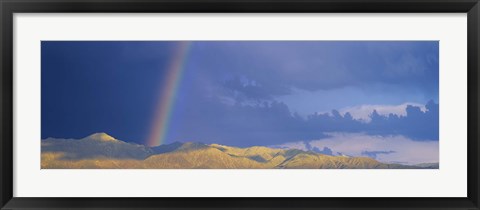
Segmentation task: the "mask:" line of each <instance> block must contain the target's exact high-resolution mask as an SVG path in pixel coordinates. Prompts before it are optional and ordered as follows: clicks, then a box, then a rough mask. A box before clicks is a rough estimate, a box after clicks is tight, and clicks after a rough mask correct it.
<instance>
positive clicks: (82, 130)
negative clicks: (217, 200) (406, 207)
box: [41, 41, 439, 162]
mask: <svg viewBox="0 0 480 210" xmlns="http://www.w3.org/2000/svg"><path fill="white" fill-rule="evenodd" d="M41 45H42V48H41V50H42V58H41V62H42V64H41V66H42V69H41V71H42V77H41V84H42V85H41V94H42V95H41V97H42V99H41V100H42V107H41V114H42V116H41V119H42V139H45V138H48V137H56V138H83V137H85V136H88V135H90V134H92V133H96V132H105V133H108V134H110V135H111V136H113V137H115V138H117V139H120V140H123V141H127V142H134V143H138V144H145V145H149V146H156V145H159V144H167V143H172V142H175V141H180V142H188V141H196V142H203V143H218V144H225V145H231V146H253V145H263V146H269V145H288V144H289V143H291V144H293V143H292V142H310V141H311V142H313V143H312V145H318V148H320V149H327V150H328V149H331V145H335V144H331V143H329V144H328V145H327V146H325V145H326V144H325V145H320V144H318V140H321V139H325V140H328V142H331V141H334V140H335V139H339V136H340V137H345V136H347V137H348V139H360V140H358V141H362V140H361V139H367V140H365V141H366V142H367V141H368V142H370V141H373V140H371V139H378V138H385V139H387V138H388V139H389V141H388V142H390V140H391V139H393V140H392V141H398V142H407V141H408V142H411V144H410V143H409V144H408V145H413V146H411V147H419V148H420V146H418V145H424V144H423V143H431V144H432V145H434V146H432V147H433V148H436V150H437V151H438V141H439V133H438V129H439V128H438V126H439V125H438V120H439V109H438V108H439V104H438V101H439V100H438V99H439V66H438V63H439V60H438V59H439V57H438V54H439V52H438V50H439V43H438V42H437V41H189V42H185V41H183V42H175V41H137V42H135V41H132V42H126V41H42V44H41ZM351 135H355V137H351ZM360 137H361V138H360ZM343 139H345V138H343ZM395 139H400V140H395ZM340 141H342V142H343V140H338V142H340ZM375 141H376V140H375ZM315 142H317V143H315ZM389 144H390V143H389ZM303 145H304V146H305V144H303ZM391 145H402V146H401V148H407V147H408V146H405V145H406V144H400V143H391ZM428 145H430V144H428ZM328 146H330V147H328ZM399 147H400V146H399ZM342 148H343V147H342ZM396 148H397V146H395V147H394V148H393V149H390V148H384V147H382V148H377V149H382V150H381V151H380V150H378V151H376V150H375V151H373V150H372V151H366V150H365V151H361V152H360V153H363V154H366V155H367V156H375V157H376V156H377V155H378V156H381V155H388V154H392V155H397V156H398V154H400V153H398V152H397V153H395V149H396ZM422 148H423V147H422ZM327 150H325V151H327ZM344 150H345V151H348V149H344ZM402 151H403V150H402ZM404 151H407V150H405V149H404ZM327 152H328V151H327ZM357 153H358V151H357ZM436 155H437V156H438V154H436ZM433 156H435V155H433ZM407 162H408V161H407Z"/></svg>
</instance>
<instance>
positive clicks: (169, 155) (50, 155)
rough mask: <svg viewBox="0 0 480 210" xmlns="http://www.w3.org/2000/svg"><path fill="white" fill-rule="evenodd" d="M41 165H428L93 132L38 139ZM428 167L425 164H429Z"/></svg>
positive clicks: (285, 167)
mask: <svg viewBox="0 0 480 210" xmlns="http://www.w3.org/2000/svg"><path fill="white" fill-rule="evenodd" d="M41 164H42V168H43V169H61V168H71V169H74V168H78V169H97V168H109V169H115V168H118V169H134V168H143V169H196V168H198V169H207V168H209V169H399V168H432V165H431V164H429V165H425V167H423V165H416V166H406V165H399V164H386V163H380V162H378V161H376V160H374V159H372V158H368V157H345V156H330V155H325V154H320V153H316V152H311V151H302V150H297V149H274V148H268V147H260V146H254V147H247V148H239V147H230V146H224V145H218V144H210V145H207V144H202V143H196V142H188V143H179V142H175V143H172V144H167V145H161V146H158V147H147V146H144V145H138V144H132V143H127V142H124V141H121V140H118V139H115V138H113V137H111V136H109V135H107V134H105V133H97V134H93V135H91V136H88V137H86V138H83V139H54V138H48V139H45V140H42V163H41ZM427 166H428V167H427Z"/></svg>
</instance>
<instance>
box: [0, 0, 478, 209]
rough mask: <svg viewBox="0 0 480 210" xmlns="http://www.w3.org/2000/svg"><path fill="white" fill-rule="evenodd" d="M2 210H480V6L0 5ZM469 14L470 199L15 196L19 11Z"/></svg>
mask: <svg viewBox="0 0 480 210" xmlns="http://www.w3.org/2000/svg"><path fill="white" fill-rule="evenodd" d="M0 7H1V33H0V36H1V56H0V63H1V68H2V69H1V74H0V75H1V76H0V77H1V80H0V81H1V85H0V88H1V90H0V94H1V95H0V98H1V100H2V101H1V113H0V116H1V123H2V125H1V133H0V136H1V144H0V158H1V163H0V176H1V177H0V187H1V192H0V206H1V209H71V208H74V209H388V208H390V209H479V193H478V192H479V188H480V185H479V182H478V179H479V174H478V172H479V161H478V160H479V153H480V147H479V144H478V140H479V139H478V138H479V135H478V134H479V131H480V130H479V125H478V119H479V111H478V110H479V104H478V94H479V93H480V92H479V87H480V86H479V81H480V80H479V79H480V78H479V73H478V72H479V70H480V69H479V60H480V57H479V55H480V53H479V50H480V47H479V19H480V17H479V13H480V5H479V3H478V0H403V1H402V0H335V1H332V0H84V1H80V0H0ZM118 12H121V13H155V12H161V13H177V12H178V13H185V12H193V13H201V12H212V13H220V12H221V13H250V12H252V13H256V12H265V13H280V12H289V13H290V12H292V13H306V12H308V13H318V12H322V13H324V12H328V13H420V12H421V13H440V12H441V13H467V14H468V16H467V17H468V23H467V24H468V40H467V41H468V163H467V165H468V177H467V179H468V180H467V182H468V188H467V193H468V196H467V197H466V198H414V197H409V198H361V197H358V198H273V197H270V198H41V197H38V198H25V197H13V181H14V179H15V177H14V176H13V146H12V145H13V140H14V136H13V122H14V119H13V110H14V109H15V105H14V104H13V39H14V37H13V14H14V13H118Z"/></svg>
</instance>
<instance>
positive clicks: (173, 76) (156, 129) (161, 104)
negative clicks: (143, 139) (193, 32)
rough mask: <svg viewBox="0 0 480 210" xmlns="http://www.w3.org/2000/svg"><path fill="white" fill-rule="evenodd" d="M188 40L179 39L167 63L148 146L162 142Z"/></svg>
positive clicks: (180, 74)
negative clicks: (167, 66) (170, 59)
mask: <svg viewBox="0 0 480 210" xmlns="http://www.w3.org/2000/svg"><path fill="white" fill-rule="evenodd" d="M190 46H191V42H190V41H181V42H179V43H178V46H177V47H176V49H175V51H174V54H173V59H172V61H171V63H170V65H169V68H168V70H167V73H166V76H165V77H164V80H163V84H164V85H162V86H161V89H160V91H159V92H160V95H159V100H158V102H157V106H156V109H155V115H154V119H153V123H152V128H151V132H150V135H149V138H148V139H147V145H148V146H158V145H161V144H162V143H164V141H165V137H166V134H167V131H168V127H169V121H170V115H171V114H172V108H173V105H174V103H175V96H176V94H177V91H178V87H179V83H180V80H181V78H182V74H183V66H184V64H185V61H186V60H187V57H188V51H189V49H190Z"/></svg>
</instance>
